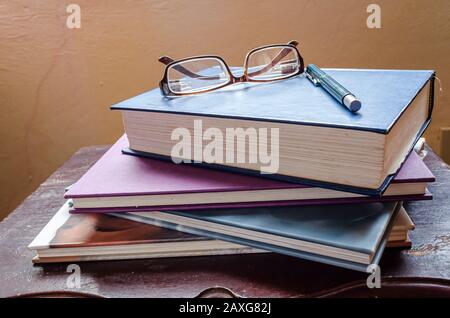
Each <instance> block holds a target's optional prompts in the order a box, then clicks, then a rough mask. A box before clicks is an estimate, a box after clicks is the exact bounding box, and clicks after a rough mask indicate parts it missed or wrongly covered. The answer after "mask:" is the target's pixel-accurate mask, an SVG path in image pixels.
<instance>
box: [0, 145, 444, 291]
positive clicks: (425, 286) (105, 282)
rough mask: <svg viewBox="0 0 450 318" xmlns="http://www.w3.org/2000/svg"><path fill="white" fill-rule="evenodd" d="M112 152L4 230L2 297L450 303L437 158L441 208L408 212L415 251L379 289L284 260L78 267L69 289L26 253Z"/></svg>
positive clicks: (55, 179) (47, 185)
mask: <svg viewBox="0 0 450 318" xmlns="http://www.w3.org/2000/svg"><path fill="white" fill-rule="evenodd" d="M106 150H107V147H98V146H97V147H88V148H83V149H81V150H80V151H78V152H77V153H76V154H75V155H74V156H73V157H72V158H71V159H70V160H69V161H67V162H66V163H65V164H64V165H63V166H62V167H61V168H59V169H58V170H57V171H56V172H55V173H53V175H52V176H51V177H50V178H48V180H47V181H45V182H44V183H43V184H42V185H41V186H40V187H39V188H38V189H37V191H36V192H34V193H33V194H32V195H30V197H28V198H27V199H26V200H25V201H24V202H23V203H22V204H21V205H20V206H19V207H18V208H17V209H16V210H15V211H14V212H13V213H11V214H10V215H9V216H8V217H7V218H6V219H5V220H3V222H1V223H0V260H1V263H0V296H1V297H5V296H18V295H34V296H36V295H37V296H61V295H62V296H75V295H80V296H94V295H97V296H106V297H118V296H120V297H196V296H200V297H214V296H220V297H234V296H243V297H259V296H269V297H305V296H321V297H330V296H331V297H333V296H336V297H346V296H381V297H383V296H384V297H389V296H446V297H450V170H449V167H448V166H447V165H446V164H444V163H443V162H442V161H441V159H439V157H437V156H436V155H435V154H434V153H433V152H432V151H431V150H429V154H428V156H427V157H426V159H425V161H426V163H427V164H428V166H429V167H430V169H431V170H432V171H433V173H434V174H435V176H436V178H437V182H436V183H434V184H433V185H432V186H431V187H430V190H431V192H432V193H433V194H434V200H433V201H419V202H412V203H409V204H407V206H406V208H407V211H408V212H409V213H410V215H411V217H412V218H413V220H414V222H415V223H416V226H417V228H416V230H415V231H413V232H412V235H411V239H412V242H413V246H412V249H410V250H401V249H388V250H386V251H385V254H384V255H383V258H382V261H381V264H380V267H381V274H382V280H381V288H380V289H368V288H367V287H366V279H367V274H364V273H358V272H353V271H350V270H345V269H340V268H336V267H332V266H328V265H323V264H319V263H314V262H308V261H303V260H300V259H295V258H292V257H288V256H283V255H277V254H257V255H256V254H255V255H234V256H209V257H191V258H186V257H185V258H172V259H149V260H131V261H104V262H86V263H79V265H80V267H81V288H79V289H70V288H68V287H67V284H66V281H67V278H68V277H69V275H70V273H67V272H66V269H67V264H51V265H32V263H31V259H32V257H33V256H34V255H33V252H31V251H29V250H28V249H27V245H28V244H29V243H30V242H31V241H32V239H33V238H34V237H35V236H36V234H37V233H38V232H39V231H40V230H41V229H42V228H43V227H44V225H45V224H46V223H47V222H48V221H49V220H50V218H51V217H52V216H53V215H54V214H55V212H56V211H57V210H58V208H59V207H60V206H61V205H62V204H63V203H64V199H63V193H64V188H65V187H67V186H68V185H70V184H72V183H74V182H75V181H76V180H77V179H78V178H79V177H81V175H83V173H84V172H85V171H86V170H87V169H88V168H89V167H90V166H91V165H92V164H93V163H94V162H95V161H96V160H97V159H98V158H100V156H101V155H102V154H103V153H104V152H105V151H106Z"/></svg>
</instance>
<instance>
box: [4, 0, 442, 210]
mask: <svg viewBox="0 0 450 318" xmlns="http://www.w3.org/2000/svg"><path fill="white" fill-rule="evenodd" d="M372 2H375V3H377V4H379V5H380V6H381V8H382V28H381V29H368V28H367V26H366V18H367V16H368V14H367V13H366V7H367V5H368V4H369V3H372ZM69 3H78V4H79V5H80V6H81V10H82V16H81V18H82V20H81V29H78V30H70V29H67V28H66V27H65V22H66V17H67V13H66V11H65V9H66V5H67V4H69ZM449 16H450V1H448V0H441V1H439V0H433V1H429V0H420V1H419V0H411V1H409V0H396V1H393V0H389V1H380V0H370V1H364V0H317V1H312V0H311V1H307V0H295V1H279V0H277V1H275V0H273V1H262V0H251V1H249V0H246V1H244V0H235V1H234V0H221V1H219V0H217V1H212V0H210V1H206V0H201V1H200V0H196V1H187V0H183V1H181V0H178V1H162V0H147V1H123V0H114V1H113V0H101V1H100V0H95V1H92V0H91V1H87V0H70V1H63V0H48V1H35V0H28V1H14V0H8V1H6V0H3V1H1V2H0V105H1V112H0V137H1V139H0V140H1V151H0V218H1V217H2V216H4V215H6V214H7V213H8V212H10V211H11V210H12V209H13V208H14V207H15V206H16V205H17V204H19V203H20V202H21V201H22V200H23V199H24V198H25V197H26V196H27V195H28V194H29V193H30V192H31V191H33V189H35V188H36V187H37V186H38V185H39V184H40V183H41V182H42V181H43V180H45V178H46V177H47V176H48V175H49V174H50V173H51V172H52V171H54V170H55V169H56V168H58V166H60V165H61V164H62V163H63V162H64V161H65V160H67V159H68V158H69V157H70V156H71V155H72V154H73V153H74V152H75V151H76V150H77V149H78V148H80V147H82V146H86V145H94V144H108V143H112V142H113V141H114V140H115V139H116V138H117V137H118V136H119V135H120V134H121V133H122V124H121V118H120V115H119V114H118V113H113V112H111V111H109V110H108V106H109V105H111V104H112V103H115V102H117V101H119V100H122V99H125V98H127V97H130V96H133V95H135V94H137V93H140V92H142V91H145V90H148V89H150V88H153V87H156V86H157V82H158V80H159V78H160V76H161V72H162V69H163V68H162V66H161V65H159V64H158V63H157V61H156V59H157V57H158V56H160V55H162V54H169V55H171V56H173V57H175V58H181V57H185V56H189V55H195V54H206V53H212V54H220V55H222V56H223V57H225V58H226V59H227V60H228V61H229V62H230V63H231V64H234V65H240V64H241V63H242V62H243V58H244V55H245V53H246V52H247V51H248V50H249V49H251V48H253V47H255V46H259V45H263V44H270V43H280V42H281V43H283V42H286V41H288V40H290V39H297V40H299V41H300V43H301V44H300V50H301V53H302V54H303V55H304V58H305V62H306V63H315V64H318V65H319V66H324V67H356V68H358V67H360V68H404V69H436V70H437V72H438V76H439V77H440V78H441V80H442V83H443V89H444V95H443V96H438V97H437V108H436V110H435V113H434V120H433V124H432V126H431V127H430V129H429V130H428V132H427V135H426V136H427V138H428V142H429V143H430V144H431V145H432V146H433V148H434V149H436V150H439V149H438V145H439V141H438V132H439V127H441V126H450V108H449V105H448V104H449V101H450V100H449V93H448V92H449V91H450V84H449V83H450V62H449V56H450V19H449Z"/></svg>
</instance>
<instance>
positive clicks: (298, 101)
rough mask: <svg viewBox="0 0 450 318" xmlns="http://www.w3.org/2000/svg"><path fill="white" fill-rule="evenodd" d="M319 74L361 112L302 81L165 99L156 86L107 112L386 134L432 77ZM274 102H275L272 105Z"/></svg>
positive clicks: (359, 72) (370, 72)
mask: <svg viewBox="0 0 450 318" xmlns="http://www.w3.org/2000/svg"><path fill="white" fill-rule="evenodd" d="M324 70H325V71H326V72H327V73H328V74H329V75H330V76H331V77H333V78H334V79H336V80H337V81H338V82H339V83H341V84H342V85H343V86H344V87H346V88H348V89H350V90H351V91H352V93H354V94H355V96H358V98H359V99H360V100H361V101H362V102H363V109H364V111H361V112H358V113H351V112H349V111H348V109H346V108H345V107H340V105H339V103H337V102H336V101H335V100H334V99H333V97H331V96H330V95H328V94H326V93H324V91H323V90H322V89H320V88H317V87H315V86H313V85H312V84H311V83H310V82H309V81H308V80H304V79H303V78H293V79H290V80H284V81H279V82H276V83H268V84H263V85H256V86H251V89H247V90H245V94H242V90H237V89H236V90H232V91H230V90H227V91H215V92H214V94H199V95H195V96H192V97H183V98H165V97H163V96H162V95H161V93H160V90H159V89H158V88H157V89H153V90H150V91H148V92H145V93H143V94H140V95H138V96H135V97H132V98H130V99H127V100H125V101H122V102H119V103H117V104H115V105H113V106H111V109H113V110H136V111H145V112H162V113H173V114H185V115H193V116H210V117H221V118H235V119H249V120H255V121H270V122H279V123H289V124H301V125H313V126H324V127H332V128H350V129H354V130H363V131H371V132H377V133H382V134H387V133H388V132H389V130H390V129H391V128H392V127H393V126H394V124H395V122H396V121H397V120H398V118H399V117H400V116H401V115H402V113H403V112H404V111H405V110H406V109H407V108H408V106H409V105H410V103H411V101H412V100H413V99H414V98H415V97H416V95H417V94H418V92H419V91H420V90H421V89H422V87H423V86H424V85H425V84H426V83H427V82H428V81H429V80H430V78H432V77H433V75H434V71H431V70H367V69H348V70H345V69H324ZM380 92H383V94H380ZM219 99H220V102H219ZM274 101H278V102H277V103H276V105H274V103H273V102H274ZM199 105H201V106H199ZM318 106H320V110H318V109H317V108H318Z"/></svg>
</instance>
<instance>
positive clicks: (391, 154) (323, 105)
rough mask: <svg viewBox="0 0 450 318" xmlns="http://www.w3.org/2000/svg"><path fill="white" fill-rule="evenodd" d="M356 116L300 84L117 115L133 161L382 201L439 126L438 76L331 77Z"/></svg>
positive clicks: (128, 105) (125, 108)
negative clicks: (354, 99)
mask: <svg viewBox="0 0 450 318" xmlns="http://www.w3.org/2000/svg"><path fill="white" fill-rule="evenodd" d="M326 72H327V73H328V74H329V75H330V76H332V77H333V78H335V79H336V80H337V81H338V82H340V83H342V85H344V86H345V87H346V88H348V89H349V90H350V91H352V92H353V93H354V94H355V95H356V96H358V98H359V99H360V100H361V101H362V104H363V106H362V109H361V110H360V111H359V112H358V113H351V112H349V111H348V110H347V109H346V108H345V107H343V106H342V105H340V104H339V103H338V102H336V101H335V100H334V99H333V98H332V97H331V96H329V94H327V93H326V92H324V91H323V90H322V89H318V88H317V87H314V86H313V85H312V84H311V83H310V82H309V81H308V80H307V79H306V78H304V77H302V76H300V77H295V78H292V79H288V80H283V81H279V82H274V83H264V84H254V83H253V84H252V83H250V84H242V85H240V86H238V87H235V86H234V87H232V88H230V89H224V90H219V91H215V92H211V93H208V94H199V95H196V96H190V97H177V98H165V97H162V96H161V94H160V92H159V90H158V89H154V90H151V91H148V92H145V93H143V94H141V95H138V96H135V97H133V98H130V99H128V100H125V101H122V102H120V103H117V104H115V105H113V106H112V107H111V109H113V110H119V111H121V112H122V116H123V121H124V126H125V131H126V133H127V135H128V138H129V141H130V144H129V149H124V151H125V152H126V153H128V154H131V155H139V156H151V157H154V158H158V159H164V160H170V161H175V162H182V163H183V164H197V165H203V166H206V167H210V168H217V169H226V170H232V171H236V172H241V173H248V174H254V175H258V176H261V177H267V178H273V179H281V180H285V181H290V182H299V183H303V184H309V185H312V186H317V187H324V188H330V189H336V190H341V191H348V192H355V193H361V194H367V195H380V194H382V193H383V191H385V189H386V188H387V186H388V185H389V183H390V182H391V181H392V179H393V177H394V175H395V173H396V172H397V171H398V169H399V168H400V167H401V165H402V163H403V162H404V161H405V158H406V157H407V155H408V153H409V152H410V151H411V149H412V148H413V146H414V144H415V143H416V141H417V140H418V138H419V137H420V136H421V135H422V133H423V132H424V130H425V129H426V127H427V126H428V125H429V123H430V120H431V113H432V108H433V96H434V93H433V92H434V71H413V70H410V71H408V70H356V69H354V70H349V69H326Z"/></svg>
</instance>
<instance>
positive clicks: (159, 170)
mask: <svg viewBox="0 0 450 318" xmlns="http://www.w3.org/2000/svg"><path fill="white" fill-rule="evenodd" d="M127 146H128V140H127V137H126V135H124V136H122V137H121V138H120V139H119V140H118V141H117V142H116V143H115V144H114V145H113V146H112V147H111V148H110V149H109V150H108V151H107V152H106V153H105V154H104V155H103V157H101V158H100V160H98V161H97V162H96V163H95V164H94V165H93V166H92V167H91V168H90V169H89V170H88V171H87V172H86V173H85V174H84V175H83V177H81V179H80V180H78V181H77V182H76V183H75V184H74V185H72V186H71V187H70V188H69V190H68V191H67V192H66V194H65V198H67V199H72V201H73V209H72V212H130V211H149V210H160V211H161V210H175V209H176V210H188V209H198V208H227V207H256V206H275V205H276V206H280V205H305V204H336V203H359V202H373V201H407V200H427V199H431V194H430V193H429V192H428V191H427V184H428V183H429V182H433V181H434V176H433V174H432V173H431V172H430V170H429V169H428V168H427V166H426V165H425V164H424V163H423V161H422V160H421V159H420V157H419V156H418V155H417V154H416V153H415V152H412V153H411V155H410V156H409V158H408V159H407V160H406V161H405V163H404V164H403V167H402V168H401V170H400V171H399V172H398V174H397V176H396V177H395V178H394V180H393V181H392V183H391V184H390V185H389V187H388V188H387V190H386V191H385V193H384V195H383V196H381V197H369V196H365V195H361V194H355V193H348V192H343V191H337V190H331V189H323V188H318V187H312V186H308V185H300V184H296V183H288V182H282V181H276V180H271V179H266V178H259V177H253V176H248V175H241V174H236V173H231V172H225V171H218V170H212V169H205V168H199V167H194V166H190V165H182V164H179V165H177V164H174V163H171V162H167V161H160V160H156V159H148V158H141V157H135V156H128V155H124V154H122V149H123V148H126V147H127Z"/></svg>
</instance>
